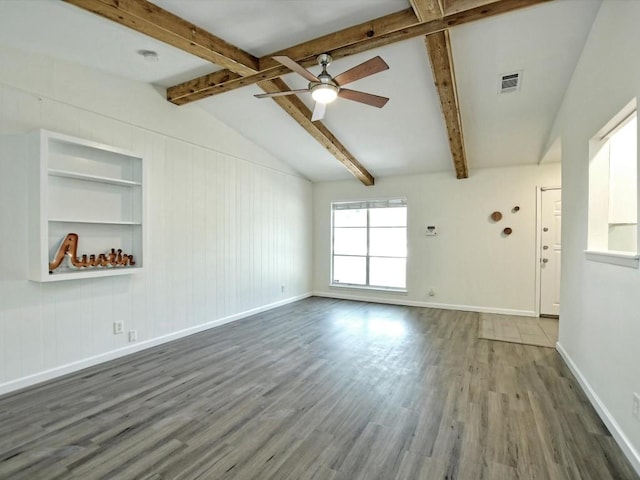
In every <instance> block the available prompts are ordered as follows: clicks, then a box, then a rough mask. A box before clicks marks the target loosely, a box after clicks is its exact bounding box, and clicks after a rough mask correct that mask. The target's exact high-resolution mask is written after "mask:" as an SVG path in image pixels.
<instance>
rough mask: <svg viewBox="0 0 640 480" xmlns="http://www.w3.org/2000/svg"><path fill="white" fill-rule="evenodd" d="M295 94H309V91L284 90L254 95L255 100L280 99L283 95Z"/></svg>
mask: <svg viewBox="0 0 640 480" xmlns="http://www.w3.org/2000/svg"><path fill="white" fill-rule="evenodd" d="M296 93H309V89H307V88H300V89H298V90H286V91H284V92H273V93H258V94H256V95H254V97H256V98H269V97H281V96H283V95H293V94H296Z"/></svg>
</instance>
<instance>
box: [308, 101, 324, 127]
mask: <svg viewBox="0 0 640 480" xmlns="http://www.w3.org/2000/svg"><path fill="white" fill-rule="evenodd" d="M326 110H327V104H326V103H320V102H316V105H315V107H313V115H311V121H312V122H315V121H316V120H322V119H323V118H324V112H325V111H326Z"/></svg>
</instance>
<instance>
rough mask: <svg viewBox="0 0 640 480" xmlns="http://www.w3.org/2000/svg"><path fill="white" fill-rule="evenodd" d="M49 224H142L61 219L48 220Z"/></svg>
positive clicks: (136, 223)
mask: <svg viewBox="0 0 640 480" xmlns="http://www.w3.org/2000/svg"><path fill="white" fill-rule="evenodd" d="M49 222H52V223H86V224H89V225H142V222H122V221H116V220H114V221H110V220H104V221H103V220H65V219H62V218H50V219H49Z"/></svg>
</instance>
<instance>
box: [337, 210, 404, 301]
mask: <svg viewBox="0 0 640 480" xmlns="http://www.w3.org/2000/svg"><path fill="white" fill-rule="evenodd" d="M331 210H332V217H333V218H332V225H333V227H332V229H333V244H332V246H333V251H332V258H331V260H332V262H331V263H332V270H331V271H332V274H331V275H332V277H331V284H332V285H351V286H362V287H377V288H388V289H398V290H404V289H405V288H406V283H407V281H406V271H407V201H406V200H404V199H395V200H379V201H365V202H340V203H333V204H332V205H331Z"/></svg>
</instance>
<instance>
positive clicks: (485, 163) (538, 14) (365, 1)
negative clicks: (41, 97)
mask: <svg viewBox="0 0 640 480" xmlns="http://www.w3.org/2000/svg"><path fill="white" fill-rule="evenodd" d="M154 3H156V4H158V5H159V6H161V7H162V8H165V9H167V10H169V11H171V12H173V13H175V14H176V15H179V16H181V17H183V18H185V19H187V20H189V21H191V22H193V23H195V24H197V25H199V26H201V27H203V28H205V29H206V30H208V31H210V32H211V33H213V34H215V35H217V36H219V37H221V38H224V39H225V40H227V41H229V42H231V43H233V44H236V45H237V46H239V47H241V48H243V49H244V50H247V51H249V52H250V53H252V54H253V55H256V56H262V55H265V54H268V53H270V52H273V51H277V50H279V49H282V48H285V47H287V46H290V45H294V44H297V43H300V42H303V41H306V40H309V39H312V38H316V37H318V36H321V35H325V34H327V33H330V32H333V31H336V30H340V29H342V28H345V27H348V26H351V25H354V24H358V23H362V22H364V21H366V20H370V19H372V18H377V17H380V16H383V15H386V14H388V13H391V12H395V11H399V10H403V9H405V8H409V1H408V0H350V1H348V2H345V1H343V0H315V1H314V2H313V4H312V6H310V3H309V2H301V1H300V2H295V1H291V0H242V1H239V0H216V1H215V2H212V1H202V0H156V1H155V2H154ZM599 5H600V0H555V1H553V2H550V3H545V4H542V5H539V6H535V7H530V8H526V9H523V10H519V11H516V12H512V13H509V14H504V15H500V16H498V17H493V18H490V19H486V20H482V21H478V22H475V23H472V24H467V25H462V26H458V27H455V28H453V29H451V43H452V50H453V59H454V65H455V71H456V77H457V82H458V96H459V101H460V109H461V116H462V124H463V133H464V138H465V147H466V152H467V158H468V163H469V167H470V170H471V175H473V170H474V169H476V168H483V167H494V166H509V165H522V164H535V163H537V162H539V161H540V159H541V157H542V156H543V154H544V153H545V152H543V146H544V145H545V144H546V143H547V140H548V139H547V136H548V134H549V131H550V129H551V126H552V124H553V120H554V118H555V115H556V112H557V110H558V108H559V106H560V102H561V101H562V98H563V96H564V92H565V90H566V87H567V85H568V82H569V80H570V78H571V74H572V73H573V70H574V68H575V65H576V62H577V60H578V58H579V55H580V52H581V51H582V47H583V45H584V42H585V39H586V36H587V34H588V31H589V28H590V26H591V23H592V22H593V19H594V17H595V14H596V12H597V9H598V7H599ZM0 44H7V45H9V46H12V47H14V48H18V49H24V50H28V51H35V52H39V53H43V54H46V55H49V56H53V57H57V58H61V59H63V60H67V61H71V62H75V63H79V64H83V65H86V66H90V67H94V68H98V69H101V70H105V71H107V72H110V73H114V74H117V75H122V76H124V77H128V78H131V79H134V80H138V81H143V82H149V83H155V84H157V85H161V86H170V85H173V84H175V83H178V82H181V81H184V80H187V79H190V78H193V77H195V76H198V75H201V74H204V73H208V72H211V71H214V70H217V69H218V67H216V66H214V65H211V64H208V63H207V62H205V61H203V60H201V59H199V58H196V57H194V56H191V55H189V54H186V53H184V52H181V51H179V50H177V49H175V48H173V47H169V46H167V45H165V44H162V43H160V42H157V41H155V40H153V39H151V38H148V37H145V36H144V35H141V34H138V33H136V32H133V31H131V30H129V29H127V28H125V27H122V26H120V25H117V24H115V23H113V22H110V21H108V20H105V19H102V18H100V17H98V16H95V15H93V14H90V13H88V12H85V11H83V10H80V9H78V8H76V7H74V6H72V5H68V4H65V3H63V2H60V1H59V0H1V1H0ZM141 49H148V50H154V51H156V52H158V54H159V57H160V61H158V62H156V63H149V62H146V61H144V60H143V59H142V57H140V56H139V55H138V54H137V53H136V52H137V51H138V50H141ZM375 55H380V56H382V57H383V58H384V59H385V61H386V62H387V63H388V64H389V66H390V69H389V70H388V71H385V72H382V73H379V74H377V75H374V76H371V77H369V78H366V79H363V80H360V81H358V82H357V83H354V84H353V85H352V86H351V85H350V87H351V88H354V89H358V90H362V91H366V92H371V93H375V94H377V95H382V96H386V97H389V98H390V99H391V100H390V101H389V103H388V104H387V105H386V106H385V107H384V108H383V109H380V110H378V109H376V108H372V107H368V106H366V105H362V104H359V103H355V102H349V101H345V100H342V99H339V100H338V101H336V102H335V103H333V104H331V105H329V107H328V109H327V114H326V117H325V120H324V123H325V125H326V126H327V127H328V128H329V129H330V130H331V131H332V132H333V133H334V134H335V136H336V137H337V138H338V139H339V140H340V141H341V142H342V143H343V144H344V145H345V146H346V147H347V149H348V150H349V151H350V152H351V153H352V154H353V155H354V156H355V157H356V158H357V159H358V160H359V161H360V162H361V163H362V164H363V165H364V166H365V167H366V168H367V169H368V170H369V171H370V172H371V173H372V174H373V176H374V177H385V176H393V175H406V174H414V173H420V172H436V171H450V172H452V174H453V167H452V161H451V154H450V152H449V146H448V141H447V133H446V129H445V127H444V122H443V118H442V113H441V110H440V104H439V100H438V96H437V92H436V89H435V87H434V86H433V78H432V75H431V70H430V67H429V62H428V58H427V56H426V50H425V47H424V43H423V41H422V39H420V38H416V39H412V40H407V41H404V42H400V43H396V44H393V45H388V46H386V47H382V48H379V49H376V50H372V51H369V52H365V53H363V54H359V55H354V56H352V57H348V58H343V59H340V60H336V61H335V62H334V63H333V64H332V65H331V66H330V67H329V71H330V72H331V73H332V74H334V75H335V74H337V73H340V72H342V71H344V70H347V69H348V68H350V67H352V66H354V65H357V64H358V63H360V62H362V61H365V60H367V59H369V58H371V57H373V56H375ZM3 68H6V66H3ZM311 70H313V71H314V72H316V73H317V71H318V69H317V68H316V69H313V68H312V69H311ZM515 70H522V71H523V81H522V88H521V90H520V91H519V92H517V93H512V94H507V95H498V77H499V75H500V74H503V73H508V72H511V71H515ZM283 79H284V80H285V81H286V82H287V83H288V84H289V85H290V86H291V87H292V88H304V87H305V86H306V81H304V80H302V79H301V78H300V77H299V76H296V75H294V74H290V75H287V76H285V77H283ZM259 92H261V90H260V89H259V88H258V87H257V86H249V87H245V88H242V89H238V90H234V91H231V92H227V93H224V94H221V95H216V96H214V97H211V98H208V99H204V100H201V101H200V102H198V105H199V106H200V107H202V108H203V109H205V110H206V111H207V112H210V113H211V114H212V115H214V116H216V117H217V118H219V119H220V120H222V121H223V122H225V123H227V124H229V125H230V126H232V127H234V128H235V129H237V130H239V131H240V132H241V133H242V134H243V135H244V136H246V137H247V138H249V139H251V140H253V141H254V142H255V143H257V144H258V145H260V146H262V147H263V148H264V149H266V150H267V151H269V152H270V153H272V154H273V155H274V156H276V157H278V158H280V159H282V160H284V161H286V162H287V163H289V164H290V165H291V166H292V167H293V168H295V169H296V170H298V171H299V172H300V173H302V174H303V175H305V176H306V177H307V178H309V179H311V180H313V181H324V180H337V179H347V178H352V177H351V175H350V174H349V173H348V172H347V171H346V169H344V167H342V165H341V164H340V163H338V161H337V160H336V159H335V158H334V157H333V156H331V155H330V154H329V153H328V152H327V151H326V150H325V149H324V148H323V147H322V146H320V145H319V144H318V143H316V141H315V140H313V139H312V138H311V136H309V134H307V133H306V132H305V131H304V130H303V129H302V127H300V126H299V125H298V124H297V123H296V122H295V121H294V120H292V119H291V118H290V117H289V116H288V115H287V114H286V113H285V112H284V111H283V110H282V109H280V107H278V106H277V105H276V104H275V102H273V101H272V100H269V99H263V100H258V99H255V98H254V97H253V94H255V93H259ZM302 98H303V100H304V101H306V102H307V104H308V105H309V106H311V103H309V99H308V98H306V96H302ZM159 101H161V100H159Z"/></svg>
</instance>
